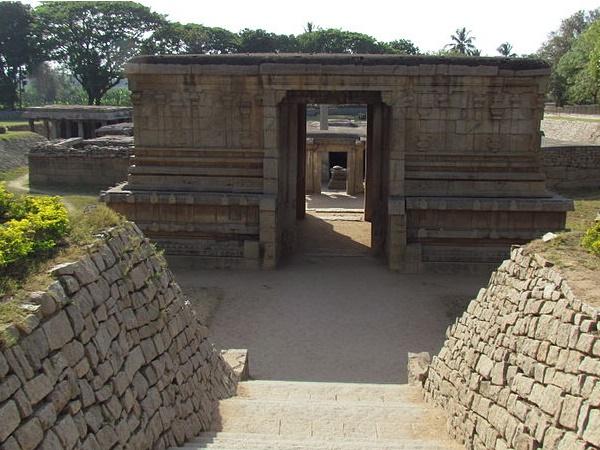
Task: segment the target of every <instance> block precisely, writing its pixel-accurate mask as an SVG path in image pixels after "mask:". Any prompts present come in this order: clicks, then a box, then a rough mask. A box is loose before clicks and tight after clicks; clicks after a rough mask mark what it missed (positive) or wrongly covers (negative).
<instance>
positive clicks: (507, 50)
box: [496, 42, 517, 58]
mask: <svg viewBox="0 0 600 450" xmlns="http://www.w3.org/2000/svg"><path fill="white" fill-rule="evenodd" d="M512 50H513V46H512V45H511V44H509V43H508V42H503V43H502V44H500V45H499V46H498V48H497V49H496V51H497V52H498V53H500V54H501V55H502V56H504V57H505V58H514V57H515V56H517V54H516V53H513V52H512Z"/></svg>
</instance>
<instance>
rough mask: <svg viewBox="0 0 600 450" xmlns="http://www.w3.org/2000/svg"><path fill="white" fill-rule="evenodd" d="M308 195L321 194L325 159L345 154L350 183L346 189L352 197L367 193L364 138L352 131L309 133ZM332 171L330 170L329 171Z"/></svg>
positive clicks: (307, 141)
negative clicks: (364, 186) (365, 186)
mask: <svg viewBox="0 0 600 450" xmlns="http://www.w3.org/2000/svg"><path fill="white" fill-rule="evenodd" d="M306 136H307V139H306V193H307V194H319V193H320V192H321V184H322V179H321V173H322V165H323V164H322V162H323V159H324V157H326V156H327V155H328V154H329V153H333V152H336V153H338V152H340V153H346V154H347V157H346V161H347V164H346V167H345V169H347V172H346V175H347V183H346V186H345V187H344V188H343V189H346V192H347V193H348V194H349V195H355V194H358V193H360V192H363V191H364V188H363V182H364V161H365V144H366V141H365V139H364V137H362V136H360V134H359V133H354V132H352V130H348V131H346V130H344V131H343V132H340V131H336V132H334V131H331V132H329V131H328V132H323V131H310V132H307V134H306ZM328 170H329V168H328Z"/></svg>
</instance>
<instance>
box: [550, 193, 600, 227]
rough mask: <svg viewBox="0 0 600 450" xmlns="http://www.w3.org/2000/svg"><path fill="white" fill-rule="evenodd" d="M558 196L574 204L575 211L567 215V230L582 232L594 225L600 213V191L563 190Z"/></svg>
mask: <svg viewBox="0 0 600 450" xmlns="http://www.w3.org/2000/svg"><path fill="white" fill-rule="evenodd" d="M559 194H560V195H562V196H563V197H567V198H570V199H573V202H574V203H575V211H569V212H568V213H567V229H569V230H571V231H580V232H584V231H585V230H587V229H588V228H589V227H591V226H592V225H593V224H594V221H595V220H596V216H597V215H598V213H599V212H600V189H587V190H581V189H578V190H563V191H560V192H559Z"/></svg>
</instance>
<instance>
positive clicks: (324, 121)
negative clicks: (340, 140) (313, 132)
mask: <svg viewBox="0 0 600 450" xmlns="http://www.w3.org/2000/svg"><path fill="white" fill-rule="evenodd" d="M319 121H320V123H319V129H321V130H328V129H329V105H319Z"/></svg>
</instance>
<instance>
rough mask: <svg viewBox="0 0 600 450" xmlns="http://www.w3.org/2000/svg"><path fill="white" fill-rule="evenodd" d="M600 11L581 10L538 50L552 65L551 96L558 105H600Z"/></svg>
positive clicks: (565, 21)
mask: <svg viewBox="0 0 600 450" xmlns="http://www.w3.org/2000/svg"><path fill="white" fill-rule="evenodd" d="M598 53H600V8H597V9H595V10H591V11H583V10H582V11H578V12H576V13H575V14H573V15H571V16H570V17H567V18H566V19H564V20H563V21H562V23H561V25H560V27H559V29H558V30H556V31H553V32H552V33H550V35H549V37H548V40H547V41H546V42H544V44H543V45H542V46H541V48H540V50H539V51H538V55H539V56H540V57H542V58H544V59H546V60H547V61H548V62H549V63H550V64H551V66H552V75H551V79H550V94H551V97H552V99H553V100H554V101H555V103H556V104H558V105H562V104H564V103H566V102H569V103H592V102H593V103H597V102H598V83H599V81H600V80H599V76H600V75H599V74H598V68H597V66H598V64H597V62H598Z"/></svg>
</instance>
